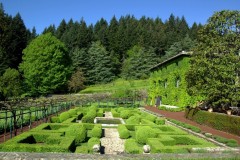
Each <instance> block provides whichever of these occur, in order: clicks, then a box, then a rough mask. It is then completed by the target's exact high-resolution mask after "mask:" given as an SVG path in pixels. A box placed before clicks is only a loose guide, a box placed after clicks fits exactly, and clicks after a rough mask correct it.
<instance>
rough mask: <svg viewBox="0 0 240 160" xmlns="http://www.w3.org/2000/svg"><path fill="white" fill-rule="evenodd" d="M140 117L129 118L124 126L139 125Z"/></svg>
mask: <svg viewBox="0 0 240 160" xmlns="http://www.w3.org/2000/svg"><path fill="white" fill-rule="evenodd" d="M139 123H140V116H131V117H130V118H128V119H127V120H126V124H139Z"/></svg>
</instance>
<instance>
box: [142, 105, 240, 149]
mask: <svg viewBox="0 0 240 160" xmlns="http://www.w3.org/2000/svg"><path fill="white" fill-rule="evenodd" d="M145 109H147V110H149V111H152V112H155V113H158V114H161V115H163V116H164V117H166V118H171V119H175V120H178V121H181V122H184V123H187V124H190V125H193V126H196V127H199V128H200V129H201V130H202V131H203V132H206V133H212V134H213V135H218V136H221V137H224V138H228V139H235V140H237V141H238V144H240V137H239V136H237V135H233V134H230V133H227V132H223V131H219V130H216V129H214V128H211V127H208V126H204V125H200V124H198V123H196V122H194V121H191V120H189V119H186V118H185V117H184V112H170V111H164V110H159V109H158V108H156V107H151V106H145Z"/></svg>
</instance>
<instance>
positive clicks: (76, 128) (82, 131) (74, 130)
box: [66, 124, 87, 145]
mask: <svg viewBox="0 0 240 160" xmlns="http://www.w3.org/2000/svg"><path fill="white" fill-rule="evenodd" d="M66 136H74V137H75V144H76V145H80V143H81V142H84V141H85V140H86V137H87V130H86V128H85V127H84V126H83V125H82V124H73V125H71V126H70V127H69V128H68V129H67V130H66Z"/></svg>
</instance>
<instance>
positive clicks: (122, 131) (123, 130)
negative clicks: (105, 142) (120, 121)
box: [118, 125, 130, 139]
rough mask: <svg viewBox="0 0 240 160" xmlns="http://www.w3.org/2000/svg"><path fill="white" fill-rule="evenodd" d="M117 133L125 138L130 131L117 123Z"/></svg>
mask: <svg viewBox="0 0 240 160" xmlns="http://www.w3.org/2000/svg"><path fill="white" fill-rule="evenodd" d="M118 133H119V136H120V138H122V139H127V138H129V136H130V132H129V130H128V129H127V128H126V126H125V125H118Z"/></svg>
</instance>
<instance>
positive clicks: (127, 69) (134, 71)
mask: <svg viewBox="0 0 240 160" xmlns="http://www.w3.org/2000/svg"><path fill="white" fill-rule="evenodd" d="M127 55H128V58H127V59H125V60H124V62H123V68H122V77H123V78H125V79H145V78H148V76H149V69H150V68H151V67H152V66H154V65H156V64H157V63H158V62H159V59H158V58H157V56H156V54H155V52H154V49H153V48H149V49H148V50H147V49H145V48H143V47H140V46H134V47H133V48H132V49H130V50H128V52H127Z"/></svg>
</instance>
